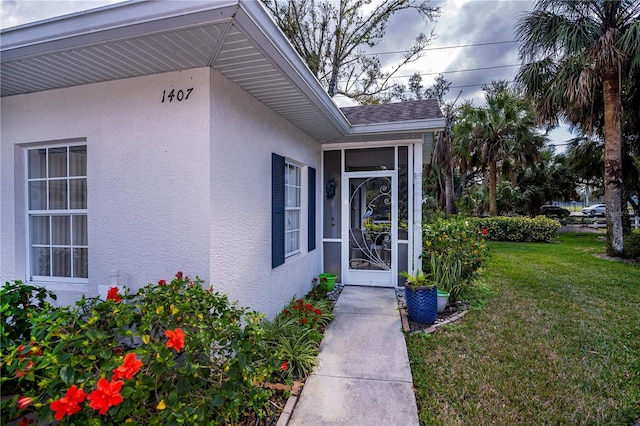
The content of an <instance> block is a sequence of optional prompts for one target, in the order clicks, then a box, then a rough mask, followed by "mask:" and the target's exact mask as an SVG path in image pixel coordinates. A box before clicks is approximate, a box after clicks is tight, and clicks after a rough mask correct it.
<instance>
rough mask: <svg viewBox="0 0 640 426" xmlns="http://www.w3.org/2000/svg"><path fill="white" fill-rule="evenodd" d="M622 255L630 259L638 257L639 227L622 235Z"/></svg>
mask: <svg viewBox="0 0 640 426" xmlns="http://www.w3.org/2000/svg"><path fill="white" fill-rule="evenodd" d="M623 253H624V255H625V257H628V258H631V259H640V229H634V230H632V231H631V233H630V234H629V235H627V236H625V237H624V252H623Z"/></svg>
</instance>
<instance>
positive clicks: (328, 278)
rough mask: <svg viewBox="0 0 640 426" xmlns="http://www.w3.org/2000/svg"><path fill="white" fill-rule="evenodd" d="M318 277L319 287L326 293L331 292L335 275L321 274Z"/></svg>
mask: <svg viewBox="0 0 640 426" xmlns="http://www.w3.org/2000/svg"><path fill="white" fill-rule="evenodd" d="M318 277H319V278H320V285H321V286H322V287H323V288H324V289H325V290H326V291H332V290H333V286H334V285H335V283H336V278H337V276H336V274H329V273H323V274H320V275H318Z"/></svg>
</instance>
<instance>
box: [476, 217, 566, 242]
mask: <svg viewBox="0 0 640 426" xmlns="http://www.w3.org/2000/svg"><path fill="white" fill-rule="evenodd" d="M470 221H472V223H473V224H475V225H476V226H478V227H479V228H481V229H486V230H487V232H486V233H485V234H484V237H485V238H486V239H488V240H493V241H523V242H551V241H553V240H554V239H555V238H556V236H557V234H558V229H560V222H558V221H557V220H554V219H549V218H547V217H544V216H537V217H535V218H533V219H531V218H528V217H521V216H514V217H510V216H495V217H482V218H472V219H470ZM483 233H484V232H483Z"/></svg>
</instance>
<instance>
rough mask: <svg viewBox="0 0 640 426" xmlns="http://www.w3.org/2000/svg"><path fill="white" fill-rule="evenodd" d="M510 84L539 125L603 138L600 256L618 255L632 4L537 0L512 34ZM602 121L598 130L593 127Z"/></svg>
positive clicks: (633, 45) (637, 51)
mask: <svg viewBox="0 0 640 426" xmlns="http://www.w3.org/2000/svg"><path fill="white" fill-rule="evenodd" d="M516 35H517V38H518V39H519V41H520V52H519V54H520V59H521V61H522V62H523V65H522V67H521V68H520V70H519V71H518V75H517V77H516V79H517V80H518V81H519V82H520V83H521V84H522V85H523V86H524V88H525V91H526V93H527V94H528V95H530V96H531V97H532V98H533V99H534V102H535V104H536V107H537V110H538V113H539V114H540V118H542V119H544V120H549V121H550V122H551V123H554V124H555V123H557V122H558V120H561V119H564V120H568V121H569V122H570V123H573V124H574V125H575V126H576V127H579V128H580V129H581V130H582V132H583V133H584V134H598V135H599V136H601V137H602V136H603V137H604V141H605V157H604V176H605V200H606V204H607V228H608V231H609V232H608V233H607V240H608V246H607V252H608V253H609V254H612V255H619V254H621V253H622V249H623V228H622V195H623V192H624V186H623V179H622V135H623V115H624V113H623V108H622V89H623V85H624V83H625V82H626V81H627V80H628V78H629V77H630V75H631V73H632V72H633V70H634V69H638V68H640V3H639V2H638V1H637V0H539V1H538V2H537V3H536V4H535V6H534V8H533V10H532V11H531V12H530V13H529V14H527V15H526V16H525V17H524V18H522V19H521V20H520V21H519V22H518V24H517V27H516ZM600 118H602V125H601V126H599V125H598V120H599V119H600Z"/></svg>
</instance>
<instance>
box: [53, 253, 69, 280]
mask: <svg viewBox="0 0 640 426" xmlns="http://www.w3.org/2000/svg"><path fill="white" fill-rule="evenodd" d="M52 264H53V276H54V277H70V276H71V249H70V248H60V247H54V248H53V258H52Z"/></svg>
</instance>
